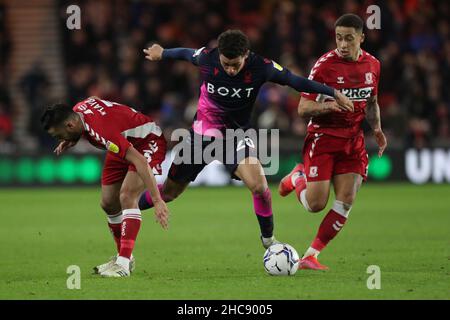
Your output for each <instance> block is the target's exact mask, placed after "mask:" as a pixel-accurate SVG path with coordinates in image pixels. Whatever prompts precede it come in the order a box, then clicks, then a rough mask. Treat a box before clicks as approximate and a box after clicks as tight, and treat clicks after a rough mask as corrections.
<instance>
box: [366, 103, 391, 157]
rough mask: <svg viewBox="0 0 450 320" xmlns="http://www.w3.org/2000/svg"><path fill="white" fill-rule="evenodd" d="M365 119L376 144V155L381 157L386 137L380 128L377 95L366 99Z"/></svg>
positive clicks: (385, 144)
mask: <svg viewBox="0 0 450 320" xmlns="http://www.w3.org/2000/svg"><path fill="white" fill-rule="evenodd" d="M366 119H367V122H368V123H369V125H370V127H371V128H372V130H373V133H374V136H375V140H376V142H377V145H378V157H381V156H382V155H383V152H384V150H385V149H386V147H387V139H386V136H385V135H384V133H383V130H381V117H380V106H379V105H378V99H377V96H373V97H370V98H369V100H367V106H366Z"/></svg>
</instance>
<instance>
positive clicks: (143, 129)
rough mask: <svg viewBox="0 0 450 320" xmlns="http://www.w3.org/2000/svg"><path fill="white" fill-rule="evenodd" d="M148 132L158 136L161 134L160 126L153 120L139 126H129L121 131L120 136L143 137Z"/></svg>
mask: <svg viewBox="0 0 450 320" xmlns="http://www.w3.org/2000/svg"><path fill="white" fill-rule="evenodd" d="M149 134H154V135H156V136H158V137H159V136H161V134H162V131H161V128H160V127H159V126H157V125H156V123H154V122H147V123H145V124H143V125H141V126H138V127H135V128H131V129H128V130H125V131H123V132H122V136H124V137H125V138H128V137H130V138H145V137H146V136H148V135H149Z"/></svg>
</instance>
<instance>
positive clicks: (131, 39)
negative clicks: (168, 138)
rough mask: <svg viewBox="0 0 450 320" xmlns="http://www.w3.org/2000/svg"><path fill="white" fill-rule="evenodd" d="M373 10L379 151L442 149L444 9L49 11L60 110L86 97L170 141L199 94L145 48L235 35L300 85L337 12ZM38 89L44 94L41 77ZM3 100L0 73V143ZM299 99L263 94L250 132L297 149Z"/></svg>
mask: <svg viewBox="0 0 450 320" xmlns="http://www.w3.org/2000/svg"><path fill="white" fill-rule="evenodd" d="M374 3H375V4H377V5H379V7H380V9H381V29H380V30H365V34H366V38H365V42H364V43H363V45H362V47H363V49H365V50H366V51H368V52H369V53H371V54H372V55H374V56H375V57H377V58H378V59H379V60H380V61H381V66H382V71H381V82H380V88H379V97H378V98H379V99H378V100H379V104H380V108H381V116H382V126H383V128H384V130H385V133H386V135H387V136H388V139H389V142H390V145H391V146H396V145H397V146H415V147H419V148H420V147H428V146H433V145H441V144H449V143H450V142H449V141H450V128H449V121H450V96H449V90H448V87H447V85H448V83H449V81H450V30H449V19H450V13H449V8H450V4H449V2H448V1H438V0H427V1H426V0H405V1H364V0H361V1H356V0H340V1H321V0H314V1H313V0H311V1H300V0H299V1H296V0H280V1H276V0H264V1H259V0H245V1H240V0H228V1H224V0H204V1H198V0H148V1H138V0H136V1H131V0H111V1H95V0H85V1H59V6H60V7H59V9H60V15H61V28H60V29H61V39H62V40H63V52H62V54H64V61H65V68H66V80H67V97H66V100H67V101H68V102H69V103H72V104H75V103H76V102H77V101H79V100H82V99H84V98H85V97H87V96H90V95H97V96H100V97H102V98H104V99H109V100H114V101H119V102H122V103H125V104H128V105H130V106H133V107H135V108H136V109H138V110H140V111H142V112H144V113H147V114H150V115H152V116H153V117H155V118H156V119H157V120H158V121H159V122H160V124H161V125H162V127H164V128H165V130H167V131H169V132H170V130H171V129H174V128H178V127H188V126H189V125H190V123H191V121H192V118H193V116H194V114H195V109H196V103H197V97H198V93H199V73H198V72H197V69H196V67H194V66H192V65H190V64H189V63H186V62H177V61H162V62H159V63H151V62H148V61H147V60H145V59H144V54H143V52H142V49H143V48H145V47H148V46H149V45H151V44H152V43H154V42H158V43H160V44H161V45H162V46H163V47H179V46H182V47H190V48H200V47H203V46H215V44H216V41H215V39H216V38H217V36H218V35H219V34H220V33H221V32H222V31H224V30H226V29H228V28H239V29H242V30H243V31H244V32H245V33H246V34H247V35H248V36H249V38H250V41H251V44H252V50H253V51H255V52H257V53H259V54H261V55H263V56H265V57H268V58H270V59H273V60H275V61H277V62H278V63H280V64H281V65H283V66H284V67H287V68H289V69H290V70H291V71H292V72H294V73H297V74H300V75H303V76H305V77H307V76H308V74H309V71H310V69H311V67H312V65H313V64H314V63H315V60H316V59H317V58H318V57H320V56H321V55H322V54H323V53H325V52H326V51H329V50H332V49H334V48H335V41H334V21H335V20H336V19H337V18H338V17H339V16H340V15H341V14H342V13H347V12H353V13H357V14H359V15H360V16H361V17H362V18H363V19H364V20H365V19H366V18H367V17H368V15H369V14H367V13H366V8H367V7H368V6H369V5H371V4H374ZM70 4H78V5H79V6H80V8H81V13H82V29H81V30H68V29H67V28H66V27H65V26H66V19H67V13H66V11H65V10H66V8H67V6H68V5H70ZM4 39H5V38H4V35H3V33H2V29H1V25H0V49H1V50H2V52H1V54H2V56H3V55H4V54H5V55H6V54H7V50H8V45H7V42H5V41H4ZM1 67H2V65H1V64H0V68H1ZM36 79H39V77H36ZM39 81H44V83H45V77H44V80H42V77H41V79H40V80H39ZM446 83H447V85H446ZM446 87H447V89H445V88H446ZM44 92H45V91H44ZM40 94H43V93H42V91H41V93H40ZM7 99H8V98H7V92H6V91H5V79H4V73H3V72H1V73H0V141H1V139H2V136H4V135H5V134H6V135H8V132H10V130H11V125H10V122H8V120H4V117H5V115H6V119H7V114H8V112H9V110H8V105H9V103H8V100H7ZM34 100H35V101H40V100H42V99H34ZM298 100H299V95H298V93H297V92H295V91H294V90H291V89H288V88H286V87H281V86H278V85H275V84H266V85H265V86H264V87H263V89H262V90H261V92H260V95H259V97H258V100H257V103H256V108H255V113H254V124H255V126H257V127H259V128H279V129H280V133H281V136H282V137H283V138H286V139H289V138H292V139H297V140H298V141H301V140H302V139H301V138H303V137H304V135H305V132H306V124H307V122H306V120H305V119H301V118H299V117H298V116H297V104H298ZM32 130H36V133H35V134H40V133H39V130H37V129H32ZM369 143H370V139H369Z"/></svg>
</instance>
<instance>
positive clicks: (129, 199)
mask: <svg viewBox="0 0 450 320" xmlns="http://www.w3.org/2000/svg"><path fill="white" fill-rule="evenodd" d="M119 198H120V205H121V206H122V208H134V207H135V206H136V205H137V200H138V199H137V197H136V195H135V194H134V193H133V192H132V191H131V190H129V189H127V188H125V189H122V190H120V196H119Z"/></svg>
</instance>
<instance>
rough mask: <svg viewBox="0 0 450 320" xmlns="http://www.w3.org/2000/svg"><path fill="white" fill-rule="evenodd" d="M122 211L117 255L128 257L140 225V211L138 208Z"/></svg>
mask: <svg viewBox="0 0 450 320" xmlns="http://www.w3.org/2000/svg"><path fill="white" fill-rule="evenodd" d="M122 213H123V222H122V229H121V238H120V249H119V256H121V257H125V258H128V259H130V257H131V253H132V252H133V249H134V244H135V242H136V238H137V235H138V233H139V229H140V227H141V221H142V218H141V211H140V210H139V209H125V210H123V211H122Z"/></svg>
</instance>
